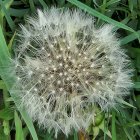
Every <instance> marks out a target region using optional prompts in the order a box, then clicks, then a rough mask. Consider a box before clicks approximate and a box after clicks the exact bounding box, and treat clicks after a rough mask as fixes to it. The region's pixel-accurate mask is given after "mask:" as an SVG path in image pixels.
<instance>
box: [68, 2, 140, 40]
mask: <svg viewBox="0 0 140 140" xmlns="http://www.w3.org/2000/svg"><path fill="white" fill-rule="evenodd" d="M67 1H68V2H70V3H72V4H74V5H76V6H77V7H79V8H81V9H83V10H85V11H87V12H88V13H90V14H91V15H93V16H95V17H98V18H100V19H102V20H104V21H106V22H108V23H111V24H113V25H115V26H117V27H119V28H122V29H125V30H127V31H130V32H133V33H134V34H135V35H136V36H137V38H139V34H138V33H137V32H135V31H134V30H133V29H132V28H130V27H128V26H126V25H125V24H123V23H121V22H118V21H115V20H113V19H111V18H109V17H107V16H105V15H103V14H101V13H99V12H98V11H96V10H94V9H92V8H90V7H89V6H87V5H85V4H83V3H81V2H79V1H77V0H67Z"/></svg>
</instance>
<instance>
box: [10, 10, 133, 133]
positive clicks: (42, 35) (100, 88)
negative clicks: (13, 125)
mask: <svg viewBox="0 0 140 140" xmlns="http://www.w3.org/2000/svg"><path fill="white" fill-rule="evenodd" d="M27 22H28V26H27V27H24V26H23V25H22V26H21V28H22V31H21V33H20V36H21V41H20V44H18V45H17V46H18V47H16V49H15V54H16V55H15V56H16V57H15V60H16V62H17V63H16V64H15V69H14V70H15V72H16V75H17V82H16V83H15V85H14V86H13V88H12V89H13V92H15V89H20V90H21V91H22V92H19V93H17V95H19V96H20V98H21V103H22V106H24V107H25V108H26V110H27V112H28V113H29V115H30V117H31V118H32V119H33V121H36V122H38V125H39V126H41V127H43V128H47V129H48V130H50V131H51V130H54V132H55V135H56V136H57V133H58V132H59V131H62V132H63V133H64V134H65V135H68V134H69V133H70V132H71V131H72V130H73V128H74V129H75V130H81V129H87V127H88V126H89V124H90V123H91V121H92V119H93V117H94V116H95V111H94V106H95V105H97V106H99V107H100V108H101V110H105V111H106V110H109V109H110V108H112V107H115V104H117V103H118V99H123V97H124V96H126V95H128V94H129V90H130V88H131V87H132V81H131V73H132V70H131V69H130V68H129V66H130V62H129V59H128V57H127V55H126V54H125V53H124V50H122V49H121V48H120V46H119V41H118V39H117V38H116V37H115V35H114V33H113V31H112V26H111V25H104V26H102V27H101V28H99V29H96V28H95V27H94V19H93V17H92V16H89V15H87V14H86V13H84V12H82V11H80V10H73V11H70V10H69V9H67V10H62V9H61V10H60V9H57V8H51V9H50V10H48V11H44V12H42V11H41V10H38V17H36V18H34V17H29V18H28V21H27ZM17 64H18V66H17ZM19 79H20V80H19ZM17 91H19V90H17ZM83 97H84V98H83Z"/></svg>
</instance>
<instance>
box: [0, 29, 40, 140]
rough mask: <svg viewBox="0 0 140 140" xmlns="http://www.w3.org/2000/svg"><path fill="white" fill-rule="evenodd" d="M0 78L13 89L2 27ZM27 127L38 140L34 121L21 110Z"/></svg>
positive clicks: (0, 34) (34, 139) (8, 56)
mask: <svg viewBox="0 0 140 140" xmlns="http://www.w3.org/2000/svg"><path fill="white" fill-rule="evenodd" d="M0 38H1V39H0V50H1V51H0V76H1V78H2V79H3V81H4V82H5V85H6V87H7V89H8V90H10V89H11V87H12V85H13V83H14V82H15V75H14V74H13V75H9V73H10V72H11V70H10V69H9V68H8V69H7V67H9V66H10V65H11V61H10V54H9V50H8V47H7V45H6V42H5V39H4V36H3V33H2V28H1V26H0ZM11 96H12V98H13V100H14V102H15V104H16V106H17V108H18V104H17V98H16V97H15V96H14V95H13V94H11ZM19 111H20V113H21V115H22V117H23V119H24V121H25V123H26V125H27V126H28V128H29V131H30V133H31V135H32V137H33V140H38V138H37V134H36V131H35V128H34V126H33V123H32V120H31V119H30V117H29V116H28V114H27V113H26V111H25V110H24V109H23V108H22V109H21V108H20V109H19Z"/></svg>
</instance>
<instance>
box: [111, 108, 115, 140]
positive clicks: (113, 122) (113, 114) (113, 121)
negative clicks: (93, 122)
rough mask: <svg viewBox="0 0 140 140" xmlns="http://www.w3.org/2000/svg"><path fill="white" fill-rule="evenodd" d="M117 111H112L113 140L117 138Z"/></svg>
mask: <svg viewBox="0 0 140 140" xmlns="http://www.w3.org/2000/svg"><path fill="white" fill-rule="evenodd" d="M115 120H116V119H115V112H114V111H112V140H116V125H115Z"/></svg>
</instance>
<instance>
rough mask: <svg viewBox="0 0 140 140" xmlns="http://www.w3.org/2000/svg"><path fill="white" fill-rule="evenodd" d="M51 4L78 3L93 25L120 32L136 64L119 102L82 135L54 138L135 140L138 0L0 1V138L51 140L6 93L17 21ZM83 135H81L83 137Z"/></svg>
mask: <svg viewBox="0 0 140 140" xmlns="http://www.w3.org/2000/svg"><path fill="white" fill-rule="evenodd" d="M51 6H57V7H59V8H64V7H69V8H80V9H82V10H84V11H86V12H88V13H89V14H91V15H92V16H94V17H95V18H96V22H95V23H96V26H97V27H98V26H100V25H102V24H104V23H111V24H113V25H114V26H115V28H114V30H116V32H118V35H119V37H120V42H121V46H122V47H123V48H125V49H126V50H127V53H128V55H129V56H130V59H131V60H132V63H133V67H134V69H135V75H134V77H133V80H134V84H135V85H134V89H133V90H132V91H131V95H130V96H129V97H127V99H126V100H125V101H123V102H122V101H120V102H121V103H122V104H123V106H122V107H120V108H118V110H112V111H110V112H109V113H105V114H103V115H102V116H100V117H101V118H102V119H101V121H99V123H98V125H95V124H92V125H91V126H90V128H89V130H88V132H87V134H86V136H84V135H80V134H79V133H78V132H75V131H74V132H73V134H71V135H70V136H69V137H65V136H64V135H63V134H60V135H59V137H58V138H57V139H58V140H78V139H79V140H84V139H86V137H87V138H89V137H90V139H95V140H139V139H140V114H139V109H140V92H139V91H140V44H139V40H140V39H139V37H140V0H79V1H77V0H16V1H15V0H4V1H2V0H0V76H1V79H2V80H1V79H0V89H1V90H0V140H32V139H33V140H54V139H55V138H54V136H53V135H54V134H53V132H51V133H49V132H48V131H47V130H46V131H42V130H41V129H39V128H38V126H37V125H36V124H35V123H34V124H33V122H32V120H31V119H30V118H29V116H28V114H27V112H26V110H24V109H22V110H21V109H19V108H18V102H17V97H16V96H15V95H14V94H12V93H10V94H9V92H8V90H9V89H10V87H12V85H13V83H14V81H15V76H14V75H12V76H10V75H9V74H8V73H10V71H9V70H7V67H8V66H9V67H11V64H10V60H9V59H8V58H9V57H11V56H12V44H13V43H14V37H15V32H16V31H17V29H18V28H19V26H18V24H19V23H23V24H24V23H25V18H26V17H27V15H32V14H33V13H35V12H36V10H37V8H39V9H48V8H49V7H51ZM84 137H85V138H84Z"/></svg>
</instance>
